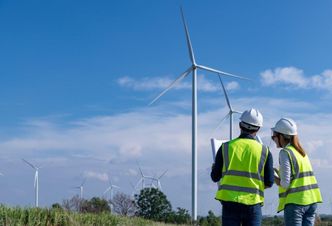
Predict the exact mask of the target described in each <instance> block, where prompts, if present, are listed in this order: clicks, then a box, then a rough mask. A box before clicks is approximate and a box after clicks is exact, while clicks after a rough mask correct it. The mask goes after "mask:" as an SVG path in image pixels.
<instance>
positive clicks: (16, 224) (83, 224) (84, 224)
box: [0, 205, 171, 226]
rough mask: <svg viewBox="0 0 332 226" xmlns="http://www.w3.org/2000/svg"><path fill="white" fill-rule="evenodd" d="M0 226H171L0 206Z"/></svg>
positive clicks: (87, 214) (105, 215)
mask: <svg viewBox="0 0 332 226" xmlns="http://www.w3.org/2000/svg"><path fill="white" fill-rule="evenodd" d="M0 225H1V226H37V225H38V226H91V225H93V226H102V225H103V226H104V225H105V226H113V225H118V226H148V225H149V226H150V225H152V226H171V224H164V223H158V222H153V221H149V220H145V219H142V218H137V217H121V216H117V215H113V214H110V213H101V214H91V213H84V214H82V213H73V212H68V211H65V210H61V209H45V208H19V207H14V208H11V207H6V206H3V205H1V206H0Z"/></svg>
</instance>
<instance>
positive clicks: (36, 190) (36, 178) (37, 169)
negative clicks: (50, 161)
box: [22, 159, 41, 207]
mask: <svg viewBox="0 0 332 226" xmlns="http://www.w3.org/2000/svg"><path fill="white" fill-rule="evenodd" d="M22 160H23V161H24V162H25V163H26V164H28V165H29V166H31V167H32V168H33V169H35V179H34V184H33V186H34V188H35V206H36V207H38V202H39V178H38V171H39V169H40V168H41V167H40V166H35V165H33V164H32V163H30V162H28V161H27V160H25V159H22Z"/></svg>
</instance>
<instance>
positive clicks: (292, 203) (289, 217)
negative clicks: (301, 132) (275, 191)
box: [271, 118, 322, 226]
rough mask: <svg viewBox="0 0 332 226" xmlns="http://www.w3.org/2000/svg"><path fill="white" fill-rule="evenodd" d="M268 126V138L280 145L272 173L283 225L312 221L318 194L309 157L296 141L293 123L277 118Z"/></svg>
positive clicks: (308, 223) (310, 222) (287, 119)
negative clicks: (277, 168)
mask: <svg viewBox="0 0 332 226" xmlns="http://www.w3.org/2000/svg"><path fill="white" fill-rule="evenodd" d="M271 130H272V133H273V134H272V137H271V138H272V140H273V141H274V142H275V143H276V146H277V147H278V148H281V150H280V152H279V164H280V166H279V171H278V175H276V177H275V182H276V184H277V185H278V186H279V206H278V212H280V211H282V210H283V211H284V219H285V225H286V226H297V225H301V226H302V225H303V226H309V225H314V223H315V213H316V209H317V203H320V202H322V197H321V194H320V190H319V187H318V184H317V180H316V178H315V176H314V173H313V170H312V167H311V164H310V160H309V157H308V155H307V154H306V152H305V151H304V149H303V148H302V146H301V144H300V142H299V138H298V135H297V126H296V123H295V122H294V121H293V120H292V119H290V118H281V119H280V120H279V121H278V122H277V123H276V125H275V126H274V127H273V128H271Z"/></svg>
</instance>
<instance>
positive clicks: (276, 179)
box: [274, 177, 280, 186]
mask: <svg viewBox="0 0 332 226" xmlns="http://www.w3.org/2000/svg"><path fill="white" fill-rule="evenodd" d="M274 183H276V184H277V185H278V186H280V178H278V177H274Z"/></svg>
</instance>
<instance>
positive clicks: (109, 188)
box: [103, 187, 112, 195]
mask: <svg viewBox="0 0 332 226" xmlns="http://www.w3.org/2000/svg"><path fill="white" fill-rule="evenodd" d="M111 188H112V187H108V188H107V189H106V190H105V191H104V193H103V194H104V195H105V194H106V193H107V192H108V191H109V190H111Z"/></svg>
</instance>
